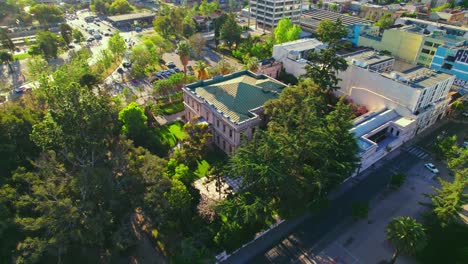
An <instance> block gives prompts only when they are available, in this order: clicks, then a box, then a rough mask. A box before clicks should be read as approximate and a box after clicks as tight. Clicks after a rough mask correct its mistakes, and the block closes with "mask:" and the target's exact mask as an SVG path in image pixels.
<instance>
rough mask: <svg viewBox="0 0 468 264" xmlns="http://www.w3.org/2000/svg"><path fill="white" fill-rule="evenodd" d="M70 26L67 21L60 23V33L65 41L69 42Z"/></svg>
mask: <svg viewBox="0 0 468 264" xmlns="http://www.w3.org/2000/svg"><path fill="white" fill-rule="evenodd" d="M72 31H73V30H72V28H71V27H70V26H69V25H68V24H67V23H62V24H60V35H61V36H62V38H63V40H64V41H65V43H67V45H68V44H70V42H71V41H72V37H73V35H72V34H73V32H72Z"/></svg>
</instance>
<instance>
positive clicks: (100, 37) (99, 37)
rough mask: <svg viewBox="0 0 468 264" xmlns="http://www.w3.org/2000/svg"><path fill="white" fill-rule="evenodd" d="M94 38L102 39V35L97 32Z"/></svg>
mask: <svg viewBox="0 0 468 264" xmlns="http://www.w3.org/2000/svg"><path fill="white" fill-rule="evenodd" d="M94 38H95V39H97V40H99V39H102V36H101V35H99V34H94Z"/></svg>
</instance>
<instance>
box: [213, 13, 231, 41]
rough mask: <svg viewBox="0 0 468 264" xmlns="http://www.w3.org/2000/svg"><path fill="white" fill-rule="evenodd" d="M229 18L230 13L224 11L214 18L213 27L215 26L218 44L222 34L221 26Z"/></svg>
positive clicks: (215, 36)
mask: <svg viewBox="0 0 468 264" xmlns="http://www.w3.org/2000/svg"><path fill="white" fill-rule="evenodd" d="M227 19H228V14H226V13H224V14H222V15H221V16H219V17H217V18H215V19H214V20H213V27H214V38H215V43H216V45H218V44H219V40H220V36H221V27H222V26H223V25H224V23H225V22H226V21H227Z"/></svg>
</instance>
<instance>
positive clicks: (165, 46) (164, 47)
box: [147, 34, 174, 57]
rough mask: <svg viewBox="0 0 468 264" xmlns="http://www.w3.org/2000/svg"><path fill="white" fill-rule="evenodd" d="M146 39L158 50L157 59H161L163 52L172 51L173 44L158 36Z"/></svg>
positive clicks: (154, 35) (153, 35)
mask: <svg viewBox="0 0 468 264" xmlns="http://www.w3.org/2000/svg"><path fill="white" fill-rule="evenodd" d="M147 39H148V40H149V41H151V42H153V44H154V45H155V46H156V47H157V48H158V55H159V57H161V56H162V54H163V53H164V52H170V51H173V50H174V44H173V43H172V42H170V41H169V40H167V39H166V38H163V37H162V36H161V35H159V34H152V35H151V36H148V37H147Z"/></svg>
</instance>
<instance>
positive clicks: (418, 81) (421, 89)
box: [338, 54, 455, 134]
mask: <svg viewBox="0 0 468 264" xmlns="http://www.w3.org/2000/svg"><path fill="white" fill-rule="evenodd" d="M343 57H344V58H345V59H346V60H348V63H349V67H348V69H347V70H346V71H344V72H340V73H339V74H338V76H339V78H340V79H341V81H340V82H339V83H338V86H339V87H340V90H339V92H338V93H340V94H344V95H346V96H349V97H350V98H352V99H353V100H354V102H356V103H357V104H360V105H365V106H366V107H367V109H369V110H370V111H378V110H380V109H384V108H386V109H393V110H395V111H396V112H397V113H398V114H399V115H401V116H404V117H407V118H410V119H414V120H416V130H415V134H417V133H419V132H421V131H423V130H424V129H426V128H427V127H429V126H431V125H432V124H434V123H435V122H436V121H437V120H439V119H440V118H442V117H443V116H444V115H445V113H446V112H447V107H448V103H449V98H448V96H447V95H448V92H449V90H450V87H451V86H452V84H453V82H454V80H455V76H453V75H450V74H447V73H443V72H436V71H434V70H432V69H429V68H426V67H423V66H412V67H411V68H408V69H405V70H403V71H391V72H388V71H387V72H383V73H379V72H375V71H372V70H370V69H369V68H368V67H367V65H366V60H365V59H364V60H363V59H362V58H356V55H354V54H350V56H346V55H345V56H343Z"/></svg>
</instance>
